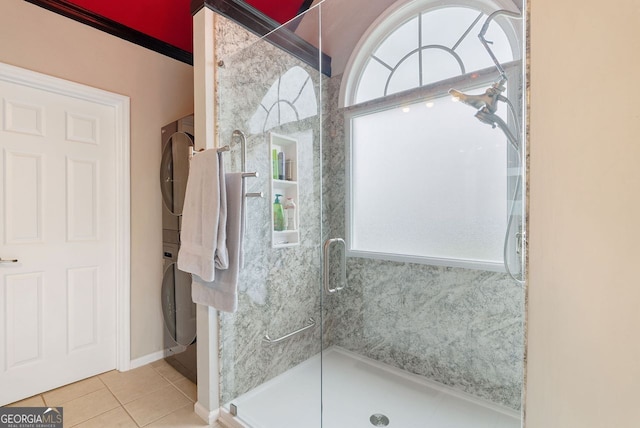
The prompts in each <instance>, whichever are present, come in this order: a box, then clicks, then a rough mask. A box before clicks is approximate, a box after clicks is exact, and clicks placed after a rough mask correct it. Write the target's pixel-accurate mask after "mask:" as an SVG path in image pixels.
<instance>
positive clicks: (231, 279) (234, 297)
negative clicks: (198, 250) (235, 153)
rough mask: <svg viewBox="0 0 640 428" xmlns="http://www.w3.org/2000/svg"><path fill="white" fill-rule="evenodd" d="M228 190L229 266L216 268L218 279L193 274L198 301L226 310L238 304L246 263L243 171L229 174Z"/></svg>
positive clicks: (192, 294)
mask: <svg viewBox="0 0 640 428" xmlns="http://www.w3.org/2000/svg"><path fill="white" fill-rule="evenodd" d="M225 182H226V190H227V191H226V193H227V249H228V250H229V267H228V269H226V270H219V269H217V270H216V273H215V280H214V281H204V280H203V279H202V278H199V277H198V276H195V275H194V276H193V282H192V284H191V297H192V299H193V301H194V302H195V303H200V304H202V305H208V306H213V307H214V308H216V309H218V310H220V311H224V312H235V311H236V309H237V308H238V276H239V274H240V267H241V266H242V262H243V260H242V258H243V257H242V238H243V235H244V209H245V207H244V204H245V197H244V193H245V190H244V180H243V178H242V173H240V172H237V173H230V174H226V179H225Z"/></svg>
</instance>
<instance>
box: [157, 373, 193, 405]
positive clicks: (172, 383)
mask: <svg viewBox="0 0 640 428" xmlns="http://www.w3.org/2000/svg"><path fill="white" fill-rule="evenodd" d="M151 368H152V369H154V370H155V371H156V373H158V375H160V376H161V377H162V378H164V380H166V381H167V382H169V384H170V385H171V386H173V387H174V388H175V389H177V390H178V392H179V393H180V394H182V395H184V396H185V397H187V400H189V401H190V402H191V404H195V401H193V400H192V399H191V397H189V396H188V395H187V394H186V393H185V392H183V391H182V390H181V389H180V388H178V386H177V385H176V384H175V383H174V382H173V381H172V380H171V379H169V378H168V377H166V376H164V375H163V374H162V373H160V372H159V371H158V370H157V369H156V368H155V367H153V366H151ZM174 370H175V369H174ZM176 372H177V373H180V372H178V371H177V370H176ZM180 376H182V379H180V381H182V380H184V379H187V380H188V381H189V382H191V380H189V379H188V378H187V377H185V376H183V375H182V373H180ZM192 383H193V382H192Z"/></svg>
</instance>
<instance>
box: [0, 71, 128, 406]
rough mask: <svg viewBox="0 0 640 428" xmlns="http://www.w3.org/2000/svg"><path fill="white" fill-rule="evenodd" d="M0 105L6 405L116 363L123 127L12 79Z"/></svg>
mask: <svg viewBox="0 0 640 428" xmlns="http://www.w3.org/2000/svg"><path fill="white" fill-rule="evenodd" d="M0 103H1V104H0V112H1V116H0V117H1V119H2V123H1V127H0V150H1V153H0V165H1V168H2V169H1V173H0V226H1V227H0V243H1V247H0V258H2V259H3V261H2V262H0V311H1V312H0V385H2V387H1V388H0V405H3V404H7V403H10V402H13V401H16V400H19V399H22V398H25V397H28V396H31V395H33V394H37V393H40V392H43V391H46V390H49V389H52V388H55V387H58V386H61V385H64V384H67V383H70V382H74V381H77V380H80V379H83V378H86V377H89V376H92V375H95V374H97V373H102V372H105V371H108V370H111V369H114V368H116V355H117V354H116V344H117V342H116V338H117V330H116V325H117V314H116V310H117V306H116V298H117V286H116V284H117V278H116V257H117V255H116V253H117V245H116V241H117V239H116V222H117V218H116V213H117V210H116V202H117V200H116V193H117V192H116V190H117V189H116V182H117V180H116V177H115V173H116V172H115V171H116V154H117V153H116V144H115V138H116V132H117V127H118V126H120V124H118V123H117V120H116V116H117V115H116V114H115V109H114V107H113V106H112V105H107V104H102V103H99V102H95V101H88V100H86V99H80V98H77V97H75V96H70V95H63V94H62V93H57V92H53V91H49V90H45V89H40V88H34V87H31V86H29V85H23V84H21V83H16V82H8V81H2V80H0ZM14 259H15V260H17V262H14V261H13V260H14ZM5 260H6V261H5Z"/></svg>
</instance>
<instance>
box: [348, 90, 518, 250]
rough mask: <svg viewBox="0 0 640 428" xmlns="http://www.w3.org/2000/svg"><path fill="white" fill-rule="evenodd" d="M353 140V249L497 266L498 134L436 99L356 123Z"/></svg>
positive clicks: (501, 184) (502, 217) (501, 152)
mask: <svg viewBox="0 0 640 428" xmlns="http://www.w3.org/2000/svg"><path fill="white" fill-rule="evenodd" d="M470 113H471V114H470ZM351 141H352V142H351V162H350V163H351V178H350V179H351V183H350V188H351V201H350V207H351V208H350V211H351V212H350V216H351V222H350V235H351V236H350V250H351V251H358V252H368V253H378V254H394V255H404V256H408V257H413V258H439V259H457V260H469V261H474V262H481V263H484V262H489V263H501V262H502V242H503V237H504V236H503V235H504V231H505V229H506V222H507V187H506V186H507V183H506V181H507V163H506V150H507V147H506V144H507V143H506V140H505V138H504V134H502V132H500V131H499V130H496V129H492V128H491V127H489V126H487V125H485V124H482V123H481V122H480V121H478V120H475V119H473V116H472V111H471V112H470V111H469V110H468V108H465V107H463V106H461V105H460V104H459V103H454V102H452V101H451V98H450V97H443V98H439V99H435V100H430V101H429V102H424V101H423V102H419V103H414V104H411V105H405V106H403V107H401V108H394V109H390V110H384V111H378V112H373V113H368V114H364V115H360V116H356V117H353V118H351Z"/></svg>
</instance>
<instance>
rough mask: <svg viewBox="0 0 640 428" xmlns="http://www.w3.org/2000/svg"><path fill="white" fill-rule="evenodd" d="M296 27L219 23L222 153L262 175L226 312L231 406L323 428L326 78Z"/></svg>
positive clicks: (227, 405) (284, 423)
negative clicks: (264, 29)
mask: <svg viewBox="0 0 640 428" xmlns="http://www.w3.org/2000/svg"><path fill="white" fill-rule="evenodd" d="M314 13H315V11H312V12H310V13H309V14H308V16H307V18H306V19H310V20H312V21H313V20H317V15H316V16H313V14H314ZM292 25H294V24H290V25H289V26H284V27H282V28H280V29H278V30H276V31H274V32H273V33H271V34H269V35H268V36H266V37H264V38H262V39H258V38H257V37H255V36H254V35H252V34H250V33H249V32H247V31H246V30H245V29H243V28H242V27H240V26H239V25H237V24H235V23H233V22H231V21H229V20H227V19H225V18H221V17H217V20H216V26H217V28H216V31H217V36H218V37H217V38H216V40H217V42H216V43H217V45H216V53H217V58H218V70H217V72H218V79H219V80H218V96H217V101H218V114H219V117H218V141H219V144H218V145H219V146H224V145H229V146H230V151H229V152H225V153H224V154H223V155H222V156H223V157H225V168H226V171H227V172H230V171H241V170H243V169H246V170H247V171H248V172H253V171H255V172H257V173H258V176H257V177H250V178H246V179H245V185H246V192H247V195H248V197H247V198H246V204H245V207H246V214H247V215H246V228H245V236H244V266H243V268H242V269H241V273H240V279H239V287H238V288H239V301H238V310H237V312H235V313H221V314H220V325H221V335H220V340H221V347H220V359H221V404H222V406H223V409H224V410H225V411H226V412H228V413H229V414H231V415H234V416H235V418H236V420H237V421H240V422H242V423H243V424H245V425H247V426H250V427H255V428H257V427H265V428H276V427H277V428H285V427H291V428H294V427H296V428H299V427H305V428H320V426H321V422H320V420H321V406H320V359H321V356H320V351H321V347H322V343H321V332H322V325H321V323H322V318H323V317H322V313H321V264H320V259H321V255H320V254H321V244H322V238H323V233H322V198H323V192H322V176H321V171H322V161H323V160H322V151H321V148H322V129H321V112H322V110H321V105H320V102H321V99H322V83H321V82H322V77H321V74H320V72H319V71H318V70H317V68H315V67H314V66H313V65H310V64H309V62H313V61H314V58H317V53H316V54H312V53H313V52H314V48H313V46H311V45H309V44H308V43H307V42H305V41H303V40H302V39H300V38H299V37H298V36H295V35H294V33H293V32H292V30H291V28H292ZM274 41H275V42H278V43H285V44H286V43H288V45H289V46H293V48H294V49H295V50H296V51H297V52H306V53H307V56H306V57H305V60H300V59H299V58H298V57H299V56H300V55H298V56H295V55H292V54H291V53H288V52H286V51H285V50H283V49H281V48H279V47H276V46H275V45H274V43H273V42H274ZM301 49H302V50H301ZM315 51H316V52H317V49H315ZM238 131H240V132H238ZM243 140H244V141H243ZM243 146H244V147H245V153H244V154H243V153H242V152H243V148H242V147H243ZM243 158H244V162H243V161H242V159H243ZM259 194H262V197H259ZM276 200H277V202H278V203H275V202H276ZM292 205H293V206H294V207H291V206H292Z"/></svg>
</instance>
